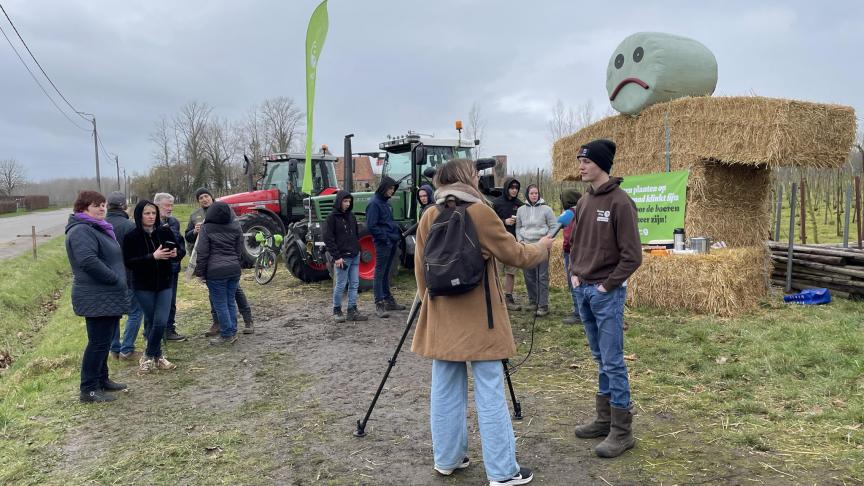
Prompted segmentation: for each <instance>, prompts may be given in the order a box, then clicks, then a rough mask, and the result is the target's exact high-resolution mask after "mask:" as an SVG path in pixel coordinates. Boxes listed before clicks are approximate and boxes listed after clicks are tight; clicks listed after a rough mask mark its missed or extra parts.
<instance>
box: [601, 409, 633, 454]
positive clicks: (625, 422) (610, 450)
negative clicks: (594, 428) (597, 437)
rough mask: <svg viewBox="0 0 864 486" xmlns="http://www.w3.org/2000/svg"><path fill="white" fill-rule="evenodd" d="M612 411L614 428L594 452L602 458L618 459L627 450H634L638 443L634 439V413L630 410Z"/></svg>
mask: <svg viewBox="0 0 864 486" xmlns="http://www.w3.org/2000/svg"><path fill="white" fill-rule="evenodd" d="M611 409H612V426H611V428H610V429H609V435H607V436H606V439H605V440H603V442H601V443H599V444H597V447H595V448H594V452H596V453H597V455H598V456H600V457H618V456H620V455H621V454H623V453H624V451H626V450H627V449H632V448H633V445H634V444H635V443H636V441H635V440H634V439H633V412H632V411H631V409H629V408H615V407H611Z"/></svg>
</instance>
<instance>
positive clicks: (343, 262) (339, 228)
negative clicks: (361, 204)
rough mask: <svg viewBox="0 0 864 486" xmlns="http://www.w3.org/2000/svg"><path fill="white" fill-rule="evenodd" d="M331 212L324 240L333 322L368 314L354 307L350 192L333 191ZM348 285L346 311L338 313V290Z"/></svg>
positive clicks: (356, 254) (356, 260)
mask: <svg viewBox="0 0 864 486" xmlns="http://www.w3.org/2000/svg"><path fill="white" fill-rule="evenodd" d="M333 208H334V210H333V212H332V213H330V215H329V216H327V221H326V222H325V224H324V244H325V245H326V248H327V255H328V256H329V259H330V260H331V261H332V262H333V273H334V274H335V275H334V278H333V320H334V321H336V322H345V321H346V320H349V321H365V320H367V319H368V318H367V317H366V316H364V315H363V314H361V313H360V311H358V310H357V290H358V289H359V288H360V240H359V237H358V234H359V229H358V226H357V218H355V217H354V213H353V212H352V209H353V208H354V199H353V198H352V197H351V193H350V192H348V191H346V190H341V191H339V192H338V193H336V200H335V202H334V204H333ZM346 285H347V286H348V313H347V315H345V314H343V313H342V293H343V292H345V286H346Z"/></svg>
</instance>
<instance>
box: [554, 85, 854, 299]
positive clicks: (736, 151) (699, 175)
mask: <svg viewBox="0 0 864 486" xmlns="http://www.w3.org/2000/svg"><path fill="white" fill-rule="evenodd" d="M855 126H856V123H855V112H854V110H853V109H852V108H849V107H846V106H839V105H827V104H818V103H809V102H803V101H793V100H786V99H771V98H761V97H726V98H724V97H696V98H681V99H677V100H673V101H669V102H666V103H659V104H656V105H652V106H650V107H648V108H646V109H645V110H643V111H642V113H641V114H640V115H639V116H638V117H631V116H628V115H618V116H613V117H609V118H605V119H603V120H601V121H599V122H597V123H594V124H593V125H590V126H588V127H585V128H584V129H582V130H580V131H579V132H577V133H574V134H572V135H570V136H567V137H564V138H562V139H560V140H558V141H557V142H556V143H555V146H554V149H553V167H552V172H553V177H554V178H555V179H556V180H579V172H578V163H577V162H576V153H577V152H578V150H579V147H580V146H581V145H582V144H584V143H586V142H588V141H590V140H594V139H597V138H608V139H610V140H613V141H614V142H615V143H616V144H617V145H618V150H617V152H616V154H615V164H614V165H613V168H612V174H613V175H615V176H623V177H626V176H628V175H636V174H649V173H656V172H662V171H664V170H666V132H667V127H668V131H669V165H670V169H671V170H673V171H674V170H684V169H687V170H689V171H690V177H689V180H688V187H687V213H686V216H685V221H684V231H685V233H686V234H687V235H688V236H708V237H711V238H712V239H713V240H715V241H724V242H726V244H727V245H729V246H730V247H732V248H734V249H733V250H729V251H724V252H718V253H717V254H716V255H715V254H713V253H712V254H709V255H704V256H672V257H650V256H647V255H646V257H645V261H644V263H643V265H642V268H641V269H640V270H639V271H637V273H636V274H635V275H634V276H633V278H632V283H631V285H632V287H631V290H630V292H629V294H630V297H629V300H630V302H631V303H634V304H640V305H641V304H645V305H651V306H655V307H660V308H670V309H671V308H675V309H677V308H687V309H690V310H693V311H698V312H706V313H710V314H715V315H732V314H733V313H735V312H741V311H746V310H749V309H752V308H753V307H755V305H756V303H757V302H758V299H760V298H762V297H764V296H765V295H766V293H767V290H768V285H767V282H768V278H769V275H770V266H769V259H768V252H767V250H766V249H765V247H764V245H765V243H764V242H765V240H766V239H767V238H768V231H769V225H770V223H769V221H768V218H769V213H770V210H769V205H770V201H769V198H770V191H771V172H770V169H771V168H773V167H784V166H799V167H815V168H833V167H840V166H842V165H843V164H844V163H845V162H846V158H847V156H848V154H849V148H850V147H851V145H852V143H853V141H854V138H855ZM559 259H560V258H559ZM553 265H554V262H553ZM748 269H749V270H748ZM685 270H686V271H685ZM550 272H551V273H553V274H554V272H556V270H553V269H550ZM685 275H686V279H685V278H683V277H684V276H685ZM742 276H743V277H746V278H742ZM561 280H562V281H561V283H563V284H564V285H565V286H566V282H563V278H562V279H561ZM685 281H686V283H684V284H682V282H685ZM557 283H558V282H557V281H556V280H554V277H553V284H557ZM679 284H681V285H679Z"/></svg>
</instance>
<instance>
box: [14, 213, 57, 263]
mask: <svg viewBox="0 0 864 486" xmlns="http://www.w3.org/2000/svg"><path fill="white" fill-rule="evenodd" d="M71 213H72V209H71V208H65V209H58V210H56V211H44V212H38V213H32V214H25V215H22V216H13V217H11V218H0V259H3V258H9V257H12V256H15V255H19V254H21V253H26V252H28V251H32V250H33V243H32V241H33V240H32V239H31V238H30V237H29V236H27V237H25V238H18V237H17V236H16V235H29V234H30V231H31V230H30V227H31V226H34V225H35V226H36V234H37V235H51V236H52V237H54V236H59V235H62V234H63V229H64V228H65V227H66V221H67V220H68V219H69V215H70V214H71ZM49 239H50V238H37V239H36V240H37V242H38V243H40V244H41V243H44V242H46V241H48V240H49Z"/></svg>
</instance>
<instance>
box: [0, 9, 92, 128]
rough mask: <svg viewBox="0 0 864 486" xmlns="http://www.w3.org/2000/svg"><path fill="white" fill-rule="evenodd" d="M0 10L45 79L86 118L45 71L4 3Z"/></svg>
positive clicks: (67, 102)
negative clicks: (7, 11) (4, 6)
mask: <svg viewBox="0 0 864 486" xmlns="http://www.w3.org/2000/svg"><path fill="white" fill-rule="evenodd" d="M0 10H2V11H3V15H4V16H6V20H8V21H9V25H11V26H12V30H14V31H15V35H17V36H18V39H19V40H20V41H21V43H22V44H24V48H25V49H27V53H28V54H30V58H32V59H33V62H35V63H36V65H37V66H39V70H40V71H42V74H44V75H45V79H47V80H48V82H49V83H51V86H52V87H53V88H54V91H56V92H57V94H59V95H60V97H61V98H63V101H65V102H66V104H67V105H69V108H72V111H74V112H75V113H76V114H78V116H80V117H81V118H84V116H83V115H81V113H79V111H80V110H78V108H75V107H74V106H72V103H70V102H69V100H67V99H66V97H65V96H63V93H61V92H60V88H58V87H57V85H56V84H54V81H52V80H51V77H50V76H48V73H46V72H45V70H44V69H43V68H42V65H41V64H39V61H38V60H36V56H35V55H33V51H31V50H30V46H28V45H27V43H26V42H24V38H23V37H21V33H20V32H18V28H17V27H15V23H14V22H12V19H11V18H9V14H8V13H6V9H5V8H3V4H0ZM3 35H6V34H5V33H4V34H3ZM85 120H86V118H85Z"/></svg>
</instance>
